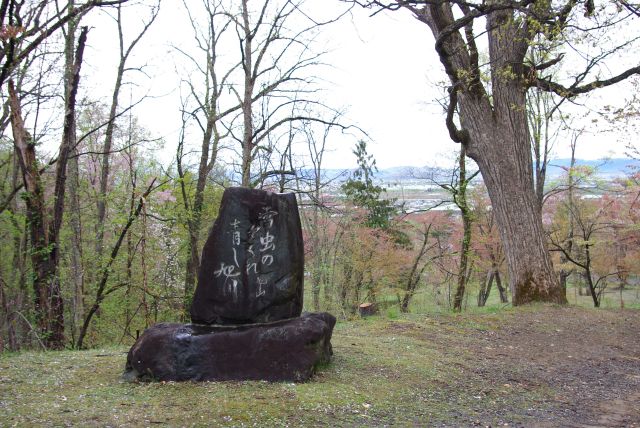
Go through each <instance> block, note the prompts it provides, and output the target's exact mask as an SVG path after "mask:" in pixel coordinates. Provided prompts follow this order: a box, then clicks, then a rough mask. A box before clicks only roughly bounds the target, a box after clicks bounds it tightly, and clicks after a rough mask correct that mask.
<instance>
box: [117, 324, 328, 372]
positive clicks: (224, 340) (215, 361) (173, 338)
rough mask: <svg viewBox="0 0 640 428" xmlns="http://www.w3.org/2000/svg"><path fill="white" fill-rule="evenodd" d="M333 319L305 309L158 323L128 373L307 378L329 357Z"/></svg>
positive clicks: (130, 359)
mask: <svg viewBox="0 0 640 428" xmlns="http://www.w3.org/2000/svg"><path fill="white" fill-rule="evenodd" d="M335 322H336V319H335V318H334V317H333V316H332V315H330V314H328V313H312V314H309V313H305V314H303V315H302V316H301V317H297V318H293V319H289V320H281V321H277V322H273V323H268V324H253V325H240V326H214V325H194V324H186V325H185V324H173V323H171V324H170V323H161V324H156V325H155V326H153V327H151V328H149V329H147V330H146V331H145V332H144V334H143V335H142V336H140V338H139V339H138V340H137V341H136V343H135V344H134V345H133V347H132V348H131V350H130V351H129V355H128V356H127V364H126V368H125V373H124V377H125V379H127V380H160V381H187V380H192V381H220V380H268V381H296V382H300V381H304V380H307V379H309V377H310V376H311V375H312V374H313V372H314V370H315V367H316V366H317V365H318V364H321V363H326V362H328V361H329V359H330V357H331V354H332V350H331V342H330V341H331V333H332V331H333V327H334V325H335Z"/></svg>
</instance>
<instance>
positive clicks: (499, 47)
mask: <svg viewBox="0 0 640 428" xmlns="http://www.w3.org/2000/svg"><path fill="white" fill-rule="evenodd" d="M415 13H417V18H418V19H420V20H421V21H423V22H425V23H426V24H428V25H429V27H430V28H431V30H432V32H433V34H434V36H435V38H436V51H437V52H438V54H439V56H440V60H441V62H442V64H443V65H444V67H445V71H446V72H447V75H448V77H449V79H450V80H451V83H452V85H453V87H452V89H451V90H452V92H451V100H452V102H451V106H450V108H449V112H448V113H449V114H448V116H447V126H448V128H449V132H450V134H451V135H452V138H454V140H456V141H458V142H461V143H462V144H465V145H466V146H467V147H466V148H467V155H468V156H469V157H471V158H472V159H473V160H475V161H476V163H477V164H478V166H479V168H480V171H481V173H482V177H483V179H484V182H485V184H486V186H487V190H488V192H489V197H490V198H491V203H492V208H493V210H494V212H495V215H496V220H497V223H498V226H499V229H500V237H501V240H502V245H503V247H504V251H505V255H506V260H507V264H508V267H509V281H510V286H511V289H512V291H513V304H514V305H521V304H526V303H529V302H535V301H543V302H554V303H566V297H565V294H564V290H562V288H561V287H560V285H559V283H558V279H557V277H556V275H555V272H554V271H553V265H552V263H551V257H550V255H549V252H548V251H547V248H546V243H545V235H544V230H543V228H542V219H541V217H540V215H539V210H538V202H537V199H536V193H535V188H534V184H533V167H532V158H531V140H530V138H529V130H528V123H527V113H526V97H525V94H526V88H527V83H526V81H525V79H526V78H527V77H526V76H525V68H524V67H523V62H524V57H525V54H526V52H527V49H528V47H529V38H530V34H529V33H527V30H528V29H527V27H526V26H523V25H521V22H520V21H519V20H516V19H515V17H514V11H512V10H508V9H499V10H496V11H493V12H490V13H489V14H488V15H487V28H486V30H487V37H488V40H489V59H490V77H491V87H490V90H491V92H490V94H489V93H488V92H487V89H485V88H484V86H483V84H482V81H481V79H480V70H479V65H478V63H479V54H478V49H477V47H476V45H475V39H474V37H473V28H472V27H471V26H467V27H465V32H466V35H467V39H463V37H462V35H461V34H460V33H459V32H457V31H454V32H452V33H451V32H450V29H451V27H450V25H451V24H452V23H453V22H454V20H455V19H454V14H453V10H452V8H451V4H449V3H444V4H434V5H428V6H426V7H425V8H424V9H421V10H419V11H416V12H415ZM456 103H457V111H458V114H459V117H460V122H461V124H462V129H463V130H462V131H458V130H456V129H454V128H455V124H454V122H453V114H454V112H455V108H456Z"/></svg>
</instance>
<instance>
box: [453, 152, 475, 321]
mask: <svg viewBox="0 0 640 428" xmlns="http://www.w3.org/2000/svg"><path fill="white" fill-rule="evenodd" d="M466 156H467V155H466V149H465V146H464V145H462V146H461V148H460V158H459V159H458V188H457V189H455V193H454V198H453V199H454V201H455V204H456V206H457V207H458V209H459V210H460V214H461V216H462V242H461V244H460V266H459V267H458V284H457V287H456V293H455V296H454V298H453V310H454V311H458V312H460V311H462V299H463V298H464V292H465V289H466V286H467V281H468V279H469V271H470V269H469V253H470V252H471V223H472V218H471V216H472V214H471V209H470V208H469V204H468V203H467V186H468V185H469V182H470V180H471V179H472V178H473V177H471V178H467V165H466Z"/></svg>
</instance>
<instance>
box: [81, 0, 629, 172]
mask: <svg viewBox="0 0 640 428" xmlns="http://www.w3.org/2000/svg"><path fill="white" fill-rule="evenodd" d="M181 4H182V2H180V1H178V0H165V1H164V2H163V5H162V8H161V13H160V16H159V19H158V21H157V22H156V23H155V25H154V27H153V29H152V31H151V32H150V33H149V35H148V36H147V37H145V39H144V43H143V44H142V45H141V47H140V48H139V49H138V50H137V51H136V53H137V56H136V58H134V63H135V61H138V62H142V61H144V62H145V63H148V65H149V66H148V68H147V69H146V71H147V73H148V75H149V76H150V77H151V78H150V79H147V78H142V76H138V78H137V82H138V84H139V86H138V90H141V89H142V90H144V91H145V92H148V93H150V94H152V95H153V96H154V98H152V99H149V100H147V101H145V102H144V103H143V104H141V105H140V106H139V107H137V108H136V110H135V114H136V115H137V116H138V117H140V119H141V121H142V123H143V124H144V125H145V126H146V127H147V128H148V129H149V130H150V131H151V132H152V134H154V135H156V136H160V137H163V138H164V139H165V141H166V143H165V149H164V150H163V151H162V153H161V157H162V159H163V160H165V161H170V160H171V159H172V158H173V156H174V153H175V148H176V141H177V136H178V129H179V125H180V121H179V120H180V114H179V107H180V104H179V95H178V89H177V88H178V83H179V82H178V79H177V78H176V67H178V68H180V64H179V63H176V60H175V58H176V56H175V55H172V54H171V51H172V48H171V45H172V44H173V45H176V44H177V45H180V44H188V43H192V39H191V33H190V31H191V29H190V27H189V26H188V23H187V21H186V14H185V12H184V10H183V8H182V5H181ZM322 4H323V5H326V6H325V7H326V8H327V10H333V9H334V8H335V5H336V4H339V3H338V2H337V1H336V2H335V3H334V2H333V1H329V0H323V3H322ZM369 13H370V11H365V10H362V9H354V11H353V13H352V14H351V15H350V16H348V17H346V19H343V20H342V21H341V22H339V23H337V24H334V25H332V26H330V27H327V28H326V29H325V31H326V32H325V33H324V34H323V35H322V36H321V38H322V39H324V40H323V43H325V40H326V48H327V49H328V50H329V52H328V53H327V54H326V56H325V57H323V61H324V62H325V63H327V64H330V66H331V67H328V68H323V69H322V70H321V71H320V73H319V74H321V75H322V77H323V78H324V79H325V83H324V84H323V86H324V87H325V97H326V99H327V100H328V102H329V103H330V104H331V105H332V106H333V107H335V108H338V109H340V108H346V109H347V110H346V111H347V113H346V120H348V121H349V122H351V123H355V124H357V125H358V126H359V127H361V128H362V129H363V130H365V131H366V132H367V134H368V135H369V137H370V138H371V142H370V144H369V151H370V153H371V154H373V155H374V157H375V159H376V160H377V163H378V166H379V167H381V168H386V167H392V166H424V165H433V164H436V163H438V164H443V163H446V162H447V161H446V159H447V158H451V157H452V156H453V155H452V153H454V152H455V150H457V147H456V145H455V144H454V143H452V142H451V141H450V140H449V138H448V134H447V132H446V128H445V126H444V113H443V112H442V109H441V107H439V106H438V104H437V103H436V99H437V98H438V97H439V96H440V90H439V89H438V88H437V83H438V82H441V81H443V80H444V72H443V71H442V68H441V66H440V64H439V62H438V60H437V57H436V55H435V52H434V49H433V44H434V42H433V38H432V37H431V34H430V32H429V31H428V28H427V26H426V25H424V24H422V23H419V22H418V21H417V20H415V19H413V18H412V16H411V15H410V14H408V13H406V12H394V13H381V14H378V15H376V16H374V17H370V16H369ZM135 19H136V17H134V18H132V21H130V25H131V28H133V25H135ZM89 22H90V23H91V24H92V25H93V26H94V28H93V29H92V31H91V32H90V36H89V44H90V48H89V49H88V51H87V53H86V55H85V56H86V61H87V68H86V69H85V70H87V71H86V72H85V76H91V77H87V80H86V81H85V84H86V87H87V90H88V91H89V92H91V93H92V94H95V95H99V94H101V96H103V97H108V94H109V91H110V88H111V86H112V82H113V79H114V76H113V73H109V70H115V62H114V61H115V58H114V55H113V49H114V47H115V46H114V45H113V42H114V41H115V40H114V36H113V33H111V32H112V31H113V30H114V28H115V26H114V24H113V22H108V21H105V20H104V18H96V17H94V18H93V19H92V20H91V21H89ZM89 73H90V74H89ZM620 91H621V89H618V88H616V89H613V90H610V91H608V94H607V95H606V96H607V97H612V98H614V99H618V100H620V99H622V98H623V93H622V92H620ZM127 97H128V96H127V95H126V93H123V102H125V103H126V98H127ZM105 99H108V98H105ZM576 111H578V110H576ZM579 111H580V113H579V114H583V113H584V111H583V110H579ZM589 120H591V119H589ZM593 134H594V133H593V132H591V133H586V134H585V137H584V138H583V140H582V142H581V145H580V146H579V149H578V152H579V153H578V156H579V157H581V158H589V159H595V158H600V157H603V156H611V155H613V156H622V155H623V153H624V144H623V143H622V142H618V141H617V140H619V139H620V136H619V135H614V134H607V135H593ZM354 143H355V137H351V138H335V139H333V140H332V147H331V148H330V153H329V155H328V156H327V158H326V162H325V166H326V167H331V168H352V167H354V166H355V157H354V156H353V155H352V154H351V149H352V144H354ZM568 153H569V152H568V145H567V144H564V143H563V142H562V141H561V142H559V143H558V144H557V147H556V149H555V150H554V155H555V157H567V156H568Z"/></svg>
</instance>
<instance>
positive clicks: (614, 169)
mask: <svg viewBox="0 0 640 428" xmlns="http://www.w3.org/2000/svg"><path fill="white" fill-rule="evenodd" d="M570 164H571V159H553V160H551V161H549V166H548V168H547V179H554V178H559V177H561V176H562V175H563V174H565V173H566V170H567V169H568V168H569V165H570ZM576 165H579V166H588V167H591V168H594V169H595V171H596V173H597V175H598V176H599V177H601V178H604V179H612V178H616V177H621V176H623V175H625V174H628V173H629V172H630V171H633V170H634V169H636V170H637V169H640V160H636V159H629V158H610V159H598V160H589V159H576ZM350 173H351V171H348V170H343V169H326V170H323V174H324V176H325V177H339V178H338V179H337V180H336V181H338V182H342V181H345V180H346V179H347V178H348V177H349V175H350ZM433 173H435V174H442V175H444V176H446V175H448V174H449V173H448V172H447V171H446V170H445V169H443V168H437V167H411V166H396V167H391V168H381V169H379V170H378V172H376V173H375V178H376V181H378V182H383V183H393V182H394V181H405V180H413V179H415V178H416V177H419V176H425V175H428V174H433Z"/></svg>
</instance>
